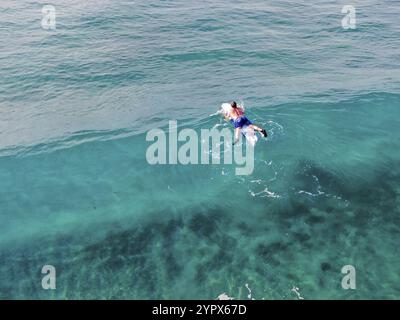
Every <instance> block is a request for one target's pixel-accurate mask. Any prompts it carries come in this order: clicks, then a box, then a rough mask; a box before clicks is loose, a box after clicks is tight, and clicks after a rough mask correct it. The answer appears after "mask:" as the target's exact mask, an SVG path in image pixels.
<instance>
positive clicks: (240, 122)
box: [231, 116, 253, 129]
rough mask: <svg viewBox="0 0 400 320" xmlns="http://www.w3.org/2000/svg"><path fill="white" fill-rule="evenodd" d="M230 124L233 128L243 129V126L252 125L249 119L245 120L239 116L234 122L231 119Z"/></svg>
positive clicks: (244, 117) (245, 118)
mask: <svg viewBox="0 0 400 320" xmlns="http://www.w3.org/2000/svg"><path fill="white" fill-rule="evenodd" d="M231 123H232V124H233V126H234V127H235V129H236V128H243V127H244V126H249V125H251V124H253V123H252V122H251V121H250V120H249V119H247V117H246V116H241V117H239V118H237V119H236V120H233V119H231Z"/></svg>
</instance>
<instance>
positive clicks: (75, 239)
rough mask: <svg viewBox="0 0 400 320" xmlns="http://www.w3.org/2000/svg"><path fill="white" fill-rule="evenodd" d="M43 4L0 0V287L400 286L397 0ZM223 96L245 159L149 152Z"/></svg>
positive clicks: (124, 294) (10, 291) (166, 294)
mask: <svg viewBox="0 0 400 320" xmlns="http://www.w3.org/2000/svg"><path fill="white" fill-rule="evenodd" d="M44 4H48V3H44V2H41V1H21V2H18V4H16V3H14V2H8V1H4V2H2V4H1V5H0V10H1V11H0V12H1V17H2V19H1V20H0V21H1V22H0V32H1V34H2V37H1V38H0V48H1V49H0V75H1V77H0V88H1V91H0V221H1V223H0V239H1V241H0V261H1V263H0V298H2V299H6V298H7V299H9V298H11V299H22V298H29V299H32V298H40V299H88V298H95V299H118V298H119V299H149V298H156V299H173V298H176V299H181V298H182V299H185V298H194V299H207V298H216V297H217V296H218V295H219V294H221V293H224V292H225V293H227V294H228V295H229V296H232V297H235V298H239V299H247V298H248V289H247V288H246V284H247V285H248V287H249V288H250V289H251V291H252V298H254V299H296V298H297V295H296V293H295V292H293V291H292V290H291V289H292V288H293V287H298V288H299V289H298V291H299V292H300V294H301V296H302V297H304V298H305V299H365V298H367V299H381V298H386V299H399V298H400V267H399V266H400V258H399V255H398V247H399V244H400V221H399V214H400V212H399V193H400V190H399V188H400V187H399V181H400V169H399V168H400V167H399V159H400V157H399V156H400V151H399V150H400V140H399V137H400V126H399V120H398V119H399V116H400V109H399V106H400V90H399V89H400V67H399V62H398V61H399V51H398V48H399V44H400V43H399V42H400V40H399V39H400V38H399V32H400V29H399V26H398V23H397V21H398V14H399V13H400V12H399V11H400V8H399V7H398V3H396V2H395V1H384V2H382V3H380V4H379V5H378V4H376V3H375V2H373V1H362V2H355V4H354V5H355V6H356V9H357V28H356V29H355V30H343V29H342V28H341V19H342V17H343V14H341V8H342V6H343V5H345V4H347V3H344V2H340V1H324V2H321V3H318V4H296V3H295V2H292V1H273V2H270V3H268V4H267V3H265V1H255V0H253V1H238V2H235V4H232V3H230V2H228V1H221V0H219V1H204V2H202V3H201V4H199V3H197V2H194V1H154V2H145V3H143V2H136V1H135V2H128V1H106V0H103V1H87V2H85V3H84V4H82V3H81V2H80V1H68V2H66V1H60V0H57V1H53V5H54V6H55V8H56V12H57V29H56V30H53V31H49V30H43V29H41V27H40V20H41V11H40V10H41V7H42V5H44ZM232 98H235V99H239V100H242V101H243V102H244V104H245V105H246V110H247V113H248V116H249V118H251V119H252V120H254V122H256V123H259V124H260V125H263V126H265V127H266V129H267V131H268V132H269V133H270V135H269V138H268V139H267V140H266V141H260V142H259V143H258V144H257V147H256V150H255V169H254V172H253V173H252V174H251V175H249V176H236V175H235V174H234V173H235V171H234V170H235V166H233V165H198V166H195V165H189V166H183V165H163V166H151V165H149V164H148V163H147V161H146V158H145V154H146V149H147V147H148V146H149V145H150V143H148V142H146V140H145V135H146V131H147V130H148V129H150V128H154V127H161V128H166V127H167V125H168V121H169V120H170V119H177V120H178V124H179V126H180V127H181V128H183V127H189V128H193V129H195V130H196V131H197V132H200V130H201V129H204V128H212V127H214V126H215V125H216V124H219V123H222V122H221V121H220V120H219V119H218V117H216V116H210V115H211V114H213V113H214V112H215V111H216V109H217V108H218V106H219V105H220V104H221V103H222V102H225V101H228V100H231V99H232ZM227 127H228V126H227ZM45 264H51V265H53V266H55V267H56V269H57V289H56V290H54V291H45V290H43V289H42V288H41V279H42V275H41V273H40V271H41V268H42V266H43V265H45ZM348 264H350V265H353V266H354V267H355V268H356V270H357V289H356V290H343V289H342V288H341V285H340V284H341V280H342V277H343V275H342V274H341V273H340V270H341V268H342V267H343V266H344V265H348Z"/></svg>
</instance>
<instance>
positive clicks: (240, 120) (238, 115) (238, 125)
mask: <svg viewBox="0 0 400 320" xmlns="http://www.w3.org/2000/svg"><path fill="white" fill-rule="evenodd" d="M230 106H231V108H230V110H224V117H225V119H226V120H228V121H230V122H231V123H232V124H233V126H234V127H235V140H234V142H233V144H235V143H236V142H238V141H239V135H240V130H241V129H242V128H243V127H244V126H248V127H249V128H251V129H253V130H256V131H258V132H260V133H261V135H262V136H263V137H264V138H265V137H267V131H265V129H263V128H260V127H258V126H256V125H255V124H253V123H252V122H251V121H250V120H249V119H248V118H247V117H246V116H245V115H244V110H243V108H240V107H238V105H237V103H236V102H235V101H232V102H231V103H230Z"/></svg>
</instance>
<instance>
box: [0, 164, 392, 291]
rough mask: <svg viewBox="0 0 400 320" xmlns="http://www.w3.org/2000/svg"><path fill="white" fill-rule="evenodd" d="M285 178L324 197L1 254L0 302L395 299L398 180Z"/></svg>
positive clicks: (222, 210)
mask: <svg viewBox="0 0 400 320" xmlns="http://www.w3.org/2000/svg"><path fill="white" fill-rule="evenodd" d="M387 167H388V168H399V162H397V161H392V162H391V163H388V164H387ZM296 171H297V172H296V174H294V175H293V177H292V180H291V181H292V182H293V185H294V186H296V187H295V189H296V190H310V193H311V192H317V191H318V190H311V189H312V188H313V187H314V185H313V183H312V181H311V180H312V179H318V181H319V187H318V188H319V190H323V192H322V191H321V194H318V193H315V196H311V197H299V195H298V193H289V195H288V197H287V198H286V199H285V201H284V202H280V201H279V199H274V200H273V201H279V202H280V203H279V204H278V205H274V206H271V205H270V204H269V203H266V205H265V206H258V207H257V209H256V211H251V212H250V211H248V212H244V211H243V209H242V208H234V207H233V208H232V207H224V206H221V205H220V206H215V205H212V204H208V203H204V204H203V205H201V206H193V207H190V206H188V207H187V208H185V209H182V210H173V209H165V210H163V211H162V212H153V213H150V212H149V213H148V215H149V216H150V217H149V218H148V219H147V221H143V222H140V223H138V224H137V225H134V226H127V225H122V224H118V223H114V225H113V231H110V232H107V233H105V234H104V236H101V238H100V239H92V238H91V236H90V234H88V233H86V232H81V231H78V232H77V233H73V234H69V233H66V234H64V235H60V234H57V235H54V236H49V237H46V236H42V237H40V238H37V240H36V241H30V242H29V243H25V244H23V245H19V246H16V247H13V245H12V244H11V245H10V246H9V247H8V248H7V249H6V248H3V249H2V251H1V254H0V259H1V260H0V261H1V266H0V275H1V281H0V298H2V299H10V298H13V299H15V298H27V297H29V298H31V299H35V298H40V299H149V298H152V299H185V298H194V297H195V298H201V299H213V298H216V297H217V296H218V295H219V294H221V293H223V292H226V293H228V294H229V295H230V296H232V297H235V298H239V299H246V298H247V295H248V290H247V289H246V286H245V285H246V284H248V285H249V287H250V288H251V290H252V292H253V296H252V297H253V298H255V299H279V298H284V299H295V298H296V295H295V294H294V293H293V292H292V291H291V288H293V287H299V288H300V292H301V295H302V296H303V297H305V298H306V299H310V298H315V299H319V298H339V299H341V298H364V297H368V298H373V299H380V298H398V297H399V292H400V283H399V282H398V279H399V275H400V258H399V256H398V245H399V241H400V223H399V214H400V212H399V206H398V204H399V184H398V182H399V181H400V180H399V179H400V174H399V173H398V172H397V173H394V172H393V171H392V170H382V171H379V172H376V174H375V175H373V176H370V177H366V178H365V179H364V180H363V181H361V182H360V181H354V180H353V181H345V180H343V178H342V177H340V176H338V175H335V174H334V173H332V172H329V171H328V170H325V169H323V168H321V167H319V166H318V165H316V164H314V163H313V162H312V161H299V163H298V170H296ZM310 179H311V180H310ZM326 194H335V195H337V196H336V198H332V197H329V196H326ZM249 216H251V218H250V217H249ZM98 228H99V229H101V226H98ZM108 228H109V226H108ZM90 232H95V231H90ZM46 263H50V264H52V265H54V266H56V268H57V287H58V288H59V289H57V290H55V291H45V290H43V289H41V287H40V286H41V282H40V279H41V274H40V269H41V266H42V265H43V264H46ZM347 264H352V265H354V266H355V267H356V269H357V271H358V273H357V276H358V279H357V283H358V288H357V290H355V291H353V292H349V291H344V290H343V289H342V288H341V287H340V283H341V278H342V276H343V275H342V274H341V273H340V270H341V268H342V266H344V265H347Z"/></svg>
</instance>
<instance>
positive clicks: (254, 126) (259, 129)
mask: <svg viewBox="0 0 400 320" xmlns="http://www.w3.org/2000/svg"><path fill="white" fill-rule="evenodd" d="M249 127H250V128H252V129H254V130H256V131H258V132H261V134H262V135H263V137H264V138H265V137H266V136H267V131H265V129H263V128H260V127H258V126H256V125H255V124H251V125H249Z"/></svg>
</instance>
